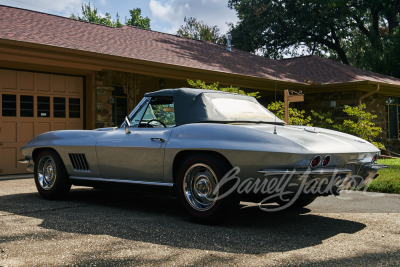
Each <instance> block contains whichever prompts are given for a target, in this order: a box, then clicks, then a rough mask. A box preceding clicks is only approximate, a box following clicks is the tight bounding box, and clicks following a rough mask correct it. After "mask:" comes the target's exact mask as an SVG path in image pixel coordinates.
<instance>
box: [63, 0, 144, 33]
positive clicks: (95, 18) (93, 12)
mask: <svg viewBox="0 0 400 267" xmlns="http://www.w3.org/2000/svg"><path fill="white" fill-rule="evenodd" d="M129 13H130V15H131V18H130V19H127V18H125V25H128V26H135V27H139V28H143V29H147V30H150V19H149V18H148V17H145V18H143V17H142V16H141V13H142V10H141V9H140V8H135V9H132V10H129ZM70 18H71V19H76V20H80V21H86V22H91V23H96V24H101V25H107V26H111V27H121V26H123V25H124V24H122V23H121V21H120V17H119V15H118V13H117V16H116V20H115V21H113V20H112V19H111V15H110V13H106V14H105V15H104V16H101V15H100V14H99V13H98V11H97V8H96V7H95V6H93V7H92V6H91V5H90V3H89V4H82V17H80V16H79V15H75V14H71V16H70Z"/></svg>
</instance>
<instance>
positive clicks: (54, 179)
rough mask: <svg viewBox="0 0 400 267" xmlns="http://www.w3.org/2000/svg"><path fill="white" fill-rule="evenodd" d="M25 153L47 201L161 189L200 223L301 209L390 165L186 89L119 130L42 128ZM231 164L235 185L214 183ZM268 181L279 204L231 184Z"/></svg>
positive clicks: (369, 151) (157, 99)
mask: <svg viewBox="0 0 400 267" xmlns="http://www.w3.org/2000/svg"><path fill="white" fill-rule="evenodd" d="M21 152H22V154H23V155H24V156H25V159H23V160H20V161H19V162H21V163H27V164H29V165H28V170H29V171H33V172H34V177H35V183H36V186H37V189H38V191H39V193H40V195H41V196H42V197H44V198H47V199H59V198H62V197H65V196H66V194H67V193H68V192H69V190H70V188H71V184H73V185H83V186H92V187H95V188H107V189H121V190H132V191H142V192H143V191H159V192H166V193H171V194H175V195H176V197H177V198H178V199H179V200H180V203H181V204H182V206H183V208H184V209H185V210H186V212H187V214H188V215H189V217H190V218H191V219H192V220H194V221H197V222H201V223H217V222H220V221H223V220H224V219H226V218H228V215H229V214H231V213H232V212H233V211H234V210H235V208H236V207H237V206H238V204H239V202H240V199H246V200H247V201H254V202H260V201H261V200H264V202H277V203H278V204H280V205H285V204H287V203H288V202H290V201H291V202H292V204H293V205H292V206H294V207H303V206H306V205H308V204H310V203H311V202H312V201H313V200H314V199H315V198H316V197H318V196H324V195H328V194H336V193H337V192H338V191H339V189H340V186H341V185H343V183H344V181H345V180H346V179H347V181H348V179H349V177H357V179H356V180H355V181H357V183H360V182H361V183H362V182H363V181H365V180H370V179H373V178H375V177H376V176H377V175H376V172H377V170H379V169H380V168H384V167H386V166H385V165H380V164H376V160H377V158H378V155H379V149H378V148H377V147H375V146H374V145H372V144H371V143H369V142H368V141H365V140H363V139H360V138H358V137H355V136H352V135H348V134H344V133H341V132H336V131H332V130H327V129H321V128H314V127H305V126H289V125H285V123H284V122H283V121H281V120H280V119H278V118H276V117H275V116H274V114H273V113H271V112H270V111H268V110H267V109H265V108H264V107H263V106H262V105H260V104H259V103H258V102H257V100H256V99H255V98H253V97H249V96H245V95H238V94H231V93H225V92H220V91H211V90H202V89H189V88H180V89H165V90H160V91H156V92H152V93H147V94H145V96H144V98H143V99H142V101H141V102H140V103H139V104H138V106H137V107H136V108H135V109H134V110H133V111H132V113H131V114H130V115H129V116H127V118H126V120H125V122H124V123H123V124H122V125H121V127H114V128H102V129H96V130H65V131H54V132H47V133H44V134H41V135H39V136H37V137H35V138H34V139H32V140H31V141H30V142H29V143H28V144H26V145H25V146H24V147H23V148H22V149H21ZM234 167H238V168H236V169H235V172H234V174H235V176H236V177H237V179H239V180H237V179H226V181H227V182H224V183H220V182H221V180H222V179H223V178H224V176H225V174H227V175H226V177H227V176H229V175H230V174H232V171H231V170H232V168H234ZM238 170H240V171H238ZM288 174H290V175H288ZM226 177H225V178H226ZM272 177H275V179H278V180H280V182H281V183H280V184H283V185H284V186H280V187H278V186H276V185H275V186H274V185H268V186H270V188H269V189H271V188H275V189H277V188H278V189H279V190H281V191H282V192H285V193H284V196H285V198H282V195H281V196H280V197H277V198H273V197H270V196H273V195H274V194H275V193H276V192H277V191H276V190H256V189H257V188H254V187H253V189H254V190H243V188H244V187H243V186H242V187H241V189H242V190H232V189H236V188H235V186H236V187H237V185H238V183H237V181H239V183H240V182H244V181H246V180H247V182H251V181H255V179H257V178H258V179H261V180H260V181H264V182H265V181H267V182H268V181H269V182H272V180H273V179H271V178H272ZM250 178H252V179H250ZM286 178H287V180H288V182H286V183H282V181H283V180H284V179H286ZM338 178H339V179H338ZM268 179H269V180H268ZM259 185H260V184H255V186H259ZM264 185H267V183H266V184H264ZM247 186H248V183H247ZM239 187H240V185H239ZM328 187H329V188H328ZM238 189H240V188H238ZM316 189H318V190H316ZM227 192H231V193H230V194H226V193H227ZM222 195H224V197H222ZM295 197H296V198H295ZM266 200H268V201H266ZM292 200H293V201H292Z"/></svg>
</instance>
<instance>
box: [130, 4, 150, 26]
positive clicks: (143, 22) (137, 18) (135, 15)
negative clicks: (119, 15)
mask: <svg viewBox="0 0 400 267" xmlns="http://www.w3.org/2000/svg"><path fill="white" fill-rule="evenodd" d="M129 13H130V14H131V18H130V19H128V20H127V21H125V24H126V25H128V26H135V27H139V28H142V29H146V30H150V19H149V17H145V18H143V17H142V10H141V9H140V8H135V9H132V10H129Z"/></svg>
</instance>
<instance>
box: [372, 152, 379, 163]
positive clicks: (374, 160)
mask: <svg viewBox="0 0 400 267" xmlns="http://www.w3.org/2000/svg"><path fill="white" fill-rule="evenodd" d="M378 158H379V156H378V154H375V155H374V157H373V158H372V163H376V161H377V160H378Z"/></svg>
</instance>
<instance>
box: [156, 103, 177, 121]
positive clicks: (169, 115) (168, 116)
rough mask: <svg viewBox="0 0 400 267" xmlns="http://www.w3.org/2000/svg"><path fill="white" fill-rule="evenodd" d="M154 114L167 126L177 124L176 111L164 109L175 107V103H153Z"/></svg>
mask: <svg viewBox="0 0 400 267" xmlns="http://www.w3.org/2000/svg"><path fill="white" fill-rule="evenodd" d="M151 107H152V109H153V113H154V116H155V117H156V118H157V120H160V121H162V122H163V123H164V124H165V125H167V126H172V125H175V112H167V111H164V109H165V108H174V105H173V104H162V105H160V104H158V105H151Z"/></svg>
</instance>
